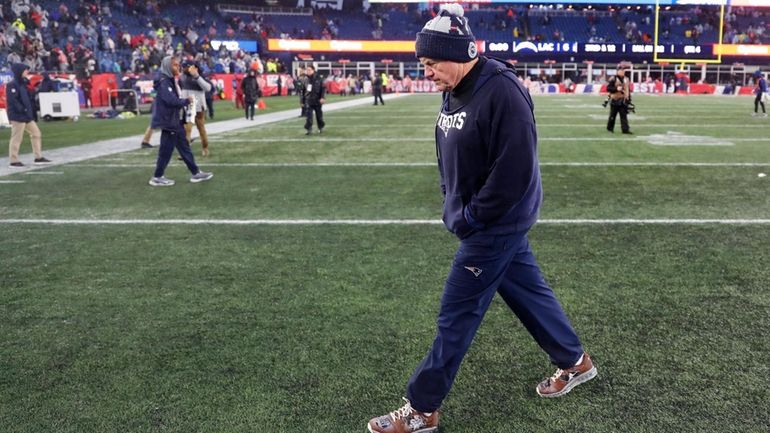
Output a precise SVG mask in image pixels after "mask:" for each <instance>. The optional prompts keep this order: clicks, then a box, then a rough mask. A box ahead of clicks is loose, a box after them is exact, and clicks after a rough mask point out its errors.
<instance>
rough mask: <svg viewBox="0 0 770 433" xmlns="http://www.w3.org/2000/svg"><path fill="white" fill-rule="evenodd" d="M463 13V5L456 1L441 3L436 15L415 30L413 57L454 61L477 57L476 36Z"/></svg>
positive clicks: (459, 61)
mask: <svg viewBox="0 0 770 433" xmlns="http://www.w3.org/2000/svg"><path fill="white" fill-rule="evenodd" d="M464 13H465V12H464V11H463V7H462V6H460V5H459V4H457V3H451V4H445V5H441V9H440V10H439V13H438V15H436V16H435V17H434V18H433V19H432V20H430V21H428V22H427V23H425V26H424V27H423V28H422V30H421V31H420V32H419V33H417V42H416V43H415V54H416V55H417V57H428V58H430V59H436V60H449V61H452V62H458V63H466V62H470V61H471V60H473V59H475V58H476V57H478V55H479V53H478V50H477V49H476V38H475V37H474V36H473V33H472V32H471V28H470V26H469V25H468V18H466V17H465V16H463V15H464Z"/></svg>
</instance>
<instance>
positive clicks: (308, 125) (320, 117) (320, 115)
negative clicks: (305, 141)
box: [305, 104, 326, 131]
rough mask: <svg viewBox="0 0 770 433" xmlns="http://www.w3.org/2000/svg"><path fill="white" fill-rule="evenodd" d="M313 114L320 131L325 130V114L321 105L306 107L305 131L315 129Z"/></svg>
mask: <svg viewBox="0 0 770 433" xmlns="http://www.w3.org/2000/svg"><path fill="white" fill-rule="evenodd" d="M313 112H315V119H316V121H317V122H318V129H324V126H326V122H324V112H323V106H322V105H321V104H318V105H308V106H306V107H305V119H306V120H305V129H306V130H308V131H311V130H312V129H313Z"/></svg>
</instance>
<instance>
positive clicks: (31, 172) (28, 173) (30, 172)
mask: <svg viewBox="0 0 770 433" xmlns="http://www.w3.org/2000/svg"><path fill="white" fill-rule="evenodd" d="M24 174H26V175H27V176H29V175H31V174H34V175H38V174H54V175H56V174H64V172H63V171H28V172H26V173H24Z"/></svg>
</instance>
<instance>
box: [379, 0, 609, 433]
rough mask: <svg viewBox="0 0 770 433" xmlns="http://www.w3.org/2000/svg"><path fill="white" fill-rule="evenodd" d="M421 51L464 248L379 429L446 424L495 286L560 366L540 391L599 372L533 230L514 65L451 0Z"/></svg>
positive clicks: (447, 213)
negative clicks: (483, 52) (488, 48)
mask: <svg viewBox="0 0 770 433" xmlns="http://www.w3.org/2000/svg"><path fill="white" fill-rule="evenodd" d="M416 55H417V57H418V59H419V60H420V63H422V65H423V66H424V67H425V77H426V78H428V79H430V80H433V82H434V83H435V84H436V86H437V87H438V88H439V90H442V91H443V103H442V106H441V111H440V113H439V116H438V119H437V121H436V127H435V136H436V154H437V157H438V168H439V175H440V176H439V177H440V184H441V192H442V193H443V195H444V216H443V220H444V223H445V225H446V227H447V228H448V229H449V230H450V231H451V232H452V233H454V234H455V235H456V236H457V237H458V238H459V239H460V247H459V249H458V251H457V253H456V254H455V257H454V261H453V262H452V266H451V270H450V271H449V275H448V277H447V279H446V283H445V285H444V293H443V295H442V297H441V305H440V310H439V313H438V320H437V328H438V329H437V332H436V337H435V340H434V341H433V346H432V347H431V349H430V351H429V352H428V354H427V355H426V356H425V358H424V359H423V360H422V362H421V363H420V364H419V365H418V366H417V368H416V369H415V371H414V373H413V374H412V377H411V378H410V379H409V382H408V384H407V387H406V400H407V402H406V405H404V406H403V407H401V408H400V409H397V410H395V411H393V412H390V413H389V414H387V415H383V416H379V417H376V418H373V419H371V420H370V421H369V424H368V426H367V427H368V429H369V431H370V432H373V433H414V432H420V433H429V432H434V431H436V430H437V429H438V421H439V419H438V418H439V417H438V415H439V413H438V410H439V408H440V407H441V404H442V402H443V401H444V399H445V398H446V396H447V394H448V393H449V390H450V388H451V387H452V383H453V382H454V379H455V376H456V374H457V372H458V370H459V368H460V363H461V362H462V359H463V357H464V356H465V353H466V352H467V350H468V348H469V347H470V344H471V341H472V340H473V337H474V335H475V334H476V330H477V329H478V327H479V325H480V324H481V320H482V319H483V317H484V314H485V313H486V311H487V309H488V308H489V305H490V303H491V302H492V299H493V298H494V296H495V294H496V293H499V294H500V296H501V297H502V298H503V300H504V301H505V302H506V303H507V304H508V306H509V307H510V308H511V310H512V311H513V312H514V314H516V316H518V318H519V320H520V321H521V322H522V323H523V324H524V327H525V328H526V329H527V331H529V333H530V334H531V335H532V337H533V338H534V339H535V341H536V342H537V344H538V345H539V346H540V347H541V348H542V349H543V350H544V351H545V352H546V353H547V354H548V356H549V358H550V360H551V362H552V363H553V364H555V365H556V366H557V367H558V369H557V371H556V373H555V374H554V375H553V376H551V377H549V378H547V379H545V380H543V381H542V382H540V383H539V384H538V385H537V386H536V387H535V391H536V393H537V394H538V395H540V396H542V397H559V396H562V395H564V394H566V393H567V392H569V391H570V390H571V389H572V388H573V387H575V386H576V385H578V384H580V383H583V382H586V381H588V380H590V379H591V378H593V377H594V376H596V367H594V365H593V362H592V361H591V358H590V357H589V356H588V354H587V353H586V352H585V351H584V350H583V346H582V343H581V341H580V339H579V338H578V336H577V334H576V333H575V331H574V330H573V328H572V325H571V324H570V321H569V319H568V318H567V316H566V314H565V313H564V310H563V309H562V307H561V305H560V304H559V301H558V300H557V299H556V296H555V295H554V293H553V291H552V290H551V288H550V287H549V286H548V284H547V283H546V281H545V279H544V278H543V275H542V273H541V272H540V269H539V267H538V264H537V261H536V260H535V256H534V255H533V253H532V249H531V248H530V244H529V241H528V239H527V232H528V231H529V229H530V228H531V227H532V226H533V225H534V224H535V222H536V221H537V217H538V211H539V209H540V203H541V201H542V187H541V184H540V168H539V163H538V157H537V130H536V127H535V116H534V113H533V110H534V107H533V103H532V99H531V98H530V96H529V93H528V92H527V90H526V89H525V88H524V87H523V86H522V84H521V83H520V82H519V80H518V78H517V77H516V75H515V73H514V69H513V68H512V67H511V66H510V65H508V64H507V63H503V62H500V61H497V60H494V59H488V58H484V57H479V55H478V52H477V49H476V42H475V38H474V37H473V34H472V33H471V30H470V28H469V26H468V20H467V18H465V17H464V13H463V9H462V6H460V5H459V4H449V5H443V6H442V10H441V11H439V14H438V15H437V16H436V17H435V18H433V19H432V20H430V21H428V23H427V24H426V25H425V27H423V29H422V31H421V32H419V33H418V34H417V42H416ZM391 350H392V349H391ZM479 405H480V406H483V405H484V404H483V403H479ZM471 412H472V411H471Z"/></svg>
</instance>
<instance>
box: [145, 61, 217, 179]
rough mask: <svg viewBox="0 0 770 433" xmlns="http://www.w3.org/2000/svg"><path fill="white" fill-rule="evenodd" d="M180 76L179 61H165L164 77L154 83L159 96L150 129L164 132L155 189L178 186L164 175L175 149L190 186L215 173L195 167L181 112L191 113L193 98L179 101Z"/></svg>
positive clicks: (162, 64)
mask: <svg viewBox="0 0 770 433" xmlns="http://www.w3.org/2000/svg"><path fill="white" fill-rule="evenodd" d="M178 76H179V60H178V59H176V58H174V57H171V56H166V57H165V58H163V61H161V64H160V77H159V78H158V79H157V80H155V83H154V87H155V92H156V96H155V101H153V104H152V123H151V124H150V128H152V129H160V130H161V134H160V148H159V149H158V160H157V162H156V163H155V174H154V175H153V177H152V178H150V185H151V186H171V185H174V181H173V180H171V179H168V178H167V177H165V176H164V175H163V173H164V172H165V171H166V167H167V166H168V163H169V161H170V160H171V155H172V153H173V152H174V148H176V149H177V151H179V155H180V156H181V157H182V160H183V161H184V163H185V165H187V169H188V170H190V173H192V176H191V177H190V182H193V183H198V182H204V181H207V180H209V179H211V178H212V177H213V176H214V175H213V174H212V173H207V172H204V171H201V170H200V169H199V168H198V166H197V165H196V164H195V157H194V156H193V154H192V151H191V150H190V143H189V142H188V141H187V137H186V134H185V129H184V123H183V121H182V120H181V118H180V117H179V113H180V111H182V110H183V109H184V110H188V109H190V103H191V102H192V99H193V98H192V96H191V97H189V98H187V99H181V98H180V97H179V86H178V85H177V82H176V77H178ZM193 109H194V108H193Z"/></svg>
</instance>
